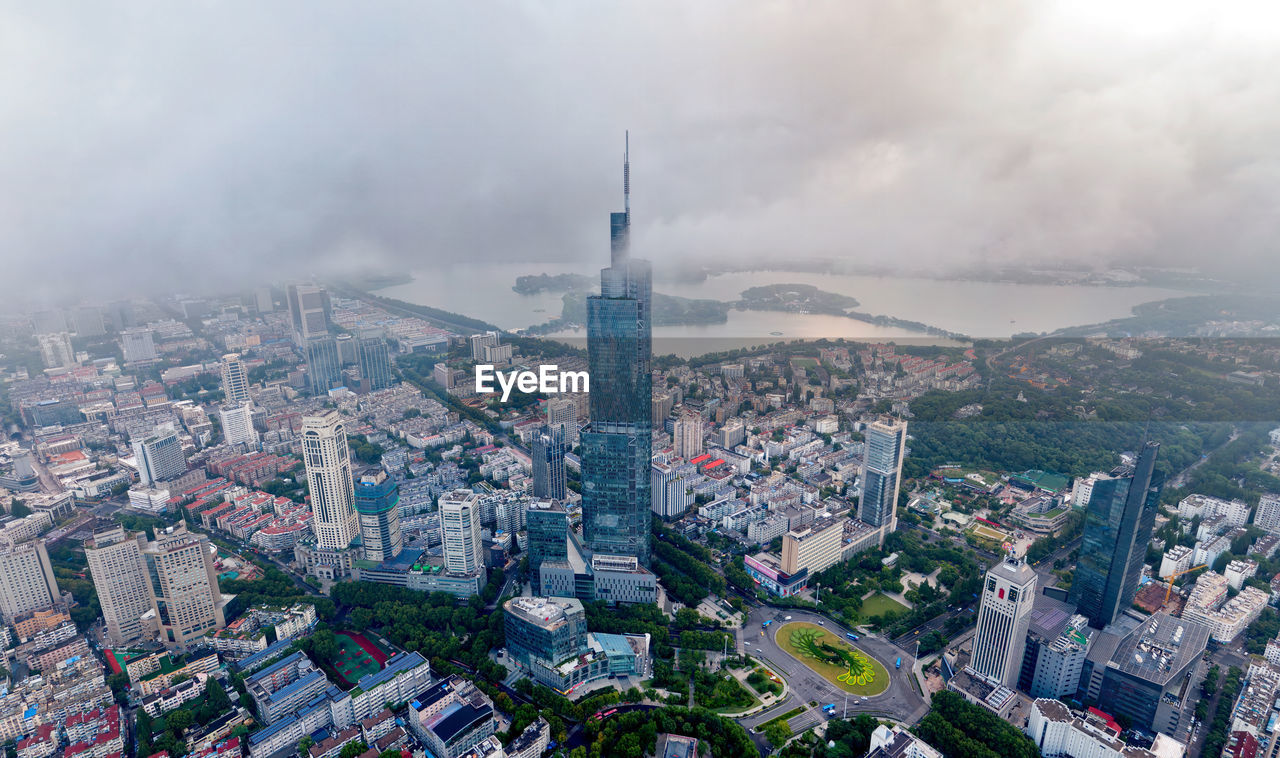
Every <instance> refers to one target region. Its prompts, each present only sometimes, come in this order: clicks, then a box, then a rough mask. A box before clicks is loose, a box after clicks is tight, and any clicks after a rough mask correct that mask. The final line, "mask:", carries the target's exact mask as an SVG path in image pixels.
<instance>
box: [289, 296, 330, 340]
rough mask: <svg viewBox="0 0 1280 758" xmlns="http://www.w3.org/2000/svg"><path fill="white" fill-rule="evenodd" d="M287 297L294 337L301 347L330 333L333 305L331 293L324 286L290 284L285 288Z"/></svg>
mask: <svg viewBox="0 0 1280 758" xmlns="http://www.w3.org/2000/svg"><path fill="white" fill-rule="evenodd" d="M285 299H286V300H287V301H288V303H289V319H290V321H291V322H292V324H293V338H294V341H295V342H296V343H297V344H298V346H299V347H301V346H303V345H306V344H307V343H308V342H309V341H310V340H312V339H315V338H317V337H323V336H325V335H326V334H328V333H329V313H330V311H331V310H332V306H331V304H330V302H329V293H328V291H327V290H325V288H324V287H318V286H316V285H314V284H290V285H289V286H288V287H287V288H286V289H285Z"/></svg>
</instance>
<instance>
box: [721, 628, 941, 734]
mask: <svg viewBox="0 0 1280 758" xmlns="http://www.w3.org/2000/svg"><path fill="white" fill-rule="evenodd" d="M787 616H791V620H792V621H807V622H809V623H811V624H817V623H818V622H819V621H821V622H823V626H825V627H826V628H827V629H830V630H831V633H832V634H834V635H835V636H836V637H838V638H840V639H844V638H845V635H846V634H848V632H849V631H850V630H848V629H846V628H844V627H842V626H840V625H839V624H836V623H835V622H834V621H831V620H830V619H828V618H826V617H825V616H822V615H821V614H818V613H813V612H810V611H805V610H797V609H785V610H784V609H778V608H753V609H752V610H751V613H750V614H749V615H748V617H747V620H746V623H745V624H744V626H743V628H742V629H741V630H739V632H738V634H739V635H740V637H739V643H740V645H742V646H743V648H744V649H745V652H748V653H750V654H751V655H752V656H753V657H755V658H757V659H759V660H761V661H763V662H764V663H766V664H767V665H768V666H769V667H770V668H772V669H773V670H774V671H775V672H776V673H777V674H778V675H780V676H781V677H782V678H783V679H785V680H786V682H787V687H788V688H789V696H788V697H787V698H786V699H785V700H784V701H783V703H781V704H780V705H779V706H775V707H773V708H770V709H769V711H767V712H765V713H761V714H757V715H755V716H748V717H746V718H744V719H740V721H741V723H742V725H743V726H745V727H748V728H754V727H756V726H758V725H759V724H762V723H764V722H766V721H768V720H770V719H772V718H773V717H775V716H777V715H779V714H781V713H785V712H786V711H789V710H791V709H792V708H796V707H799V706H807V704H808V703H809V702H810V701H816V702H817V703H818V704H819V706H822V705H826V704H827V703H835V704H836V713H837V714H838V715H843V709H844V704H845V695H846V693H845V691H844V690H842V689H840V688H838V687H836V686H835V685H834V684H832V683H830V682H828V681H827V680H826V679H823V678H822V676H821V675H820V674H818V672H816V671H814V670H813V669H811V668H809V667H808V666H806V665H805V664H804V663H802V662H801V661H799V660H798V659H796V658H794V657H792V656H791V654H790V653H788V652H787V651H785V650H783V649H782V648H781V647H779V645H778V642H777V640H776V639H775V637H774V635H775V634H777V631H778V629H779V628H780V627H781V626H782V625H783V624H785V623H786V621H785V618H786V617H787ZM769 619H772V620H773V623H772V624H770V625H769V627H768V628H766V629H763V630H762V629H761V627H760V625H761V624H762V623H764V622H765V621H766V620H769ZM761 631H763V632H764V636H760V632H761ZM748 644H749V645H750V647H745V646H746V645H748ZM855 644H856V646H857V647H858V648H859V649H860V650H862V651H863V652H865V653H867V654H868V655H870V656H871V657H873V658H875V659H876V660H878V661H879V662H880V664H881V665H882V666H884V667H885V669H886V670H887V671H888V672H889V689H887V690H885V691H884V692H882V693H880V694H879V695H875V696H870V697H868V698H867V699H866V700H863V699H862V698H861V697H860V696H857V695H849V696H848V698H849V699H848V703H849V715H850V716H854V715H856V714H858V713H869V714H871V715H872V716H877V717H884V718H890V719H893V720H895V721H900V722H903V723H907V724H914V723H915V722H916V721H919V720H920V719H921V718H923V717H924V715H925V713H927V712H928V710H929V706H928V704H927V703H926V702H925V699H924V698H923V697H922V696H921V695H920V694H919V693H918V692H917V691H916V688H915V687H914V686H913V684H912V683H911V677H912V674H911V667H912V664H914V663H915V661H914V659H913V658H912V657H911V654H910V653H908V652H907V651H905V650H902V649H901V648H899V647H897V646H895V645H894V644H893V643H891V642H889V641H888V640H886V639H884V638H883V637H879V636H876V637H870V636H868V635H859V639H858V641H857V643H855ZM899 656H901V657H902V669H901V670H897V669H895V668H894V665H893V664H894V661H896V660H897V659H898V657H899ZM815 715H818V714H815ZM812 720H813V717H812V716H810V717H809V718H808V719H806V718H805V714H801V715H800V716H796V717H795V718H794V719H792V723H793V724H799V722H801V721H805V722H808V721H812ZM811 725H812V724H810V723H806V724H804V725H803V726H806V727H807V726H811Z"/></svg>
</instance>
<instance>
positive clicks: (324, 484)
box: [302, 411, 360, 550]
mask: <svg viewBox="0 0 1280 758" xmlns="http://www.w3.org/2000/svg"><path fill="white" fill-rule="evenodd" d="M302 460H303V461H304V462H305V463H306V467H307V485H308V487H309V488H310V490H311V512H312V514H313V515H312V518H311V527H312V529H313V530H314V531H315V535H316V543H317V544H318V545H319V547H320V548H321V549H324V550H344V549H346V548H347V547H349V546H350V545H351V541H352V540H353V539H355V537H356V535H357V534H358V533H359V528H360V526H359V521H358V520H357V519H356V508H355V498H356V496H355V483H354V481H353V480H352V478H351V451H350V450H349V449H348V447H347V427H346V424H344V423H343V421H342V416H340V415H338V412H337V411H328V412H326V413H323V414H321V415H319V416H307V417H306V418H304V419H303V420H302Z"/></svg>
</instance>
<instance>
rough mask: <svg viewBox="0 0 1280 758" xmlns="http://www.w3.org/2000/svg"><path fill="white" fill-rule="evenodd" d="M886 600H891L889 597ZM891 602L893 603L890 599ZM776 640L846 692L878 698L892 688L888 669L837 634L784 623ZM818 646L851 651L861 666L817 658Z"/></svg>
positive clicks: (800, 622)
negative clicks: (815, 653) (852, 666)
mask: <svg viewBox="0 0 1280 758" xmlns="http://www.w3.org/2000/svg"><path fill="white" fill-rule="evenodd" d="M885 599H886V600H888V598H885ZM890 602H893V601H892V600H890ZM899 607H901V606H899ZM806 638H808V640H809V641H808V642H806ZM774 639H775V640H776V641H777V643H778V647H780V648H782V649H783V650H785V651H786V652H788V653H790V654H791V656H792V657H794V658H795V659H796V660H798V661H800V662H801V663H803V664H804V665H806V666H808V667H809V668H811V669H813V670H814V671H815V672H817V673H818V674H819V675H821V676H822V678H823V679H826V680H827V681H828V682H831V683H832V684H834V685H835V686H836V687H839V688H840V689H842V690H844V691H845V692H849V693H852V694H854V695H879V694H880V693H881V692H884V691H885V690H886V689H888V688H889V670H888V669H886V668H885V667H884V665H883V664H881V663H880V662H879V661H877V660H876V659H875V658H872V657H871V656H870V655H867V654H866V653H864V652H862V651H861V650H859V649H858V647H857V646H856V645H853V644H851V643H849V642H848V641H846V640H843V639H839V638H838V637H837V636H836V634H835V633H834V632H832V631H829V630H828V629H825V628H824V627H820V626H818V625H817V624H809V623H806V622H803V621H793V622H791V623H789V624H783V625H782V626H781V627H780V628H779V629H778V631H777V632H775V633H774ZM819 645H825V646H828V647H832V648H836V649H838V650H843V651H846V652H852V653H854V654H856V655H857V661H858V663H859V664H860V665H858V666H857V667H856V670H855V669H852V668H850V667H848V666H844V665H837V664H835V663H831V662H828V661H827V660H821V659H819V658H817V657H815V655H814V651H815V650H820V648H818V646H819ZM851 675H854V676H851Z"/></svg>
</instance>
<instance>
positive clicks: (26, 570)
mask: <svg viewBox="0 0 1280 758" xmlns="http://www.w3.org/2000/svg"><path fill="white" fill-rule="evenodd" d="M59 602H62V593H60V592H59V591H58V580H57V579H55V578H54V576H53V566H52V564H50V563H49V553H48V552H47V551H46V550H45V549H44V541H43V540H31V541H30V542H24V543H22V544H20V545H7V544H0V617H3V618H4V620H5V621H6V622H7V623H10V624H12V623H13V620H14V618H16V617H17V616H20V615H22V614H24V613H27V612H28V611H34V610H38V609H40V608H48V607H49V606H51V605H53V604H54V603H59Z"/></svg>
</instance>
